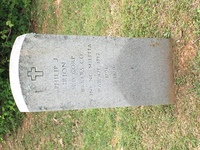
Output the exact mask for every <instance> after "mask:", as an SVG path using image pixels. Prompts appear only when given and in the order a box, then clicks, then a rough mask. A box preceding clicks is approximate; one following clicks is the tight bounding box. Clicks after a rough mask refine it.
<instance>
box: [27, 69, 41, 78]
mask: <svg viewBox="0 0 200 150" xmlns="http://www.w3.org/2000/svg"><path fill="white" fill-rule="evenodd" d="M27 75H28V77H31V80H32V81H35V80H36V79H37V77H42V76H43V75H44V73H43V71H36V67H32V68H31V71H28V72H27Z"/></svg>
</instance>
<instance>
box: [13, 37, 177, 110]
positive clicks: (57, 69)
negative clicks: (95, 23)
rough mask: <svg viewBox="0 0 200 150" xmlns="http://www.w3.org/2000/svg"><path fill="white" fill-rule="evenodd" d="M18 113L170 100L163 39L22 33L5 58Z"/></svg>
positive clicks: (171, 91)
mask: <svg viewBox="0 0 200 150" xmlns="http://www.w3.org/2000/svg"><path fill="white" fill-rule="evenodd" d="M10 84H11V89H12V93H13V96H14V99H15V102H16V104H17V106H18V108H19V110H20V111H22V112H38V111H52V110H70V109H85V108H112V107H126V106H140V105H143V106H147V105H165V104H171V103H173V102H174V98H173V97H174V88H173V70H172V47H171V44H170V40H169V39H157V38H124V37H101V36H67V35H41V34H25V35H21V36H19V37H17V39H16V40H15V43H14V45H13V49H12V53H11V58H10Z"/></svg>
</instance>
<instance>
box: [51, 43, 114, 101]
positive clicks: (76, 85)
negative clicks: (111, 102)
mask: <svg viewBox="0 0 200 150" xmlns="http://www.w3.org/2000/svg"><path fill="white" fill-rule="evenodd" d="M101 55H102V54H101V53H100V52H98V51H96V50H93V47H92V45H91V44H87V45H86V47H85V53H84V51H82V52H80V53H79V54H71V55H68V56H67V57H60V58H53V62H54V65H53V79H54V90H64V89H68V90H72V91H74V92H75V93H76V92H77V93H79V94H80V93H82V94H84V95H88V96H89V100H90V102H93V100H94V96H95V95H96V94H101V92H103V91H104V88H103V86H104V84H105V83H106V82H107V81H109V80H112V79H114V80H117V71H116V70H117V68H116V66H112V65H109V66H108V65H105V64H104V63H103V58H102V56H101ZM104 59H105V58H104ZM115 82H116V81H115Z"/></svg>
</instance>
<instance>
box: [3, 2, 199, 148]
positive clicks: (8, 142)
mask: <svg viewBox="0 0 200 150" xmlns="http://www.w3.org/2000/svg"><path fill="white" fill-rule="evenodd" d="M32 27H33V32H36V33H53V34H70V35H109V36H123V37H165V38H169V37H170V38H172V41H173V50H174V58H173V59H174V77H175V87H176V104H175V105H169V106H151V107H143V106H141V107H128V108H115V109H89V110H78V111H77V110H73V111H60V112H44V113H27V114H26V118H25V120H24V122H23V124H22V126H21V128H19V129H18V131H17V132H16V133H13V135H7V136H6V139H5V141H4V144H3V145H4V148H5V149H20V150H21V149H97V150H98V149H99V150H100V149H106V150H107V149H116V150H126V149H127V150H129V149H148V150H149V149H150V150H151V149H167V150H168V149H169V150H179V149H180V150H187V149H196V150H198V149H200V80H199V74H200V67H199V64H200V53H199V50H200V49H199V47H200V46H199V36H200V30H199V29H200V2H199V1H198V0H189V1H188V0H180V1H170V0H165V1H158V0H150V1H145V0H138V1H136V0H119V1H117V0H112V1H106V0H102V1H98V0H75V1H73V2H72V1H68V0H57V1H53V0H44V1H42V0H35V1H34V3H33V10H32Z"/></svg>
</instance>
